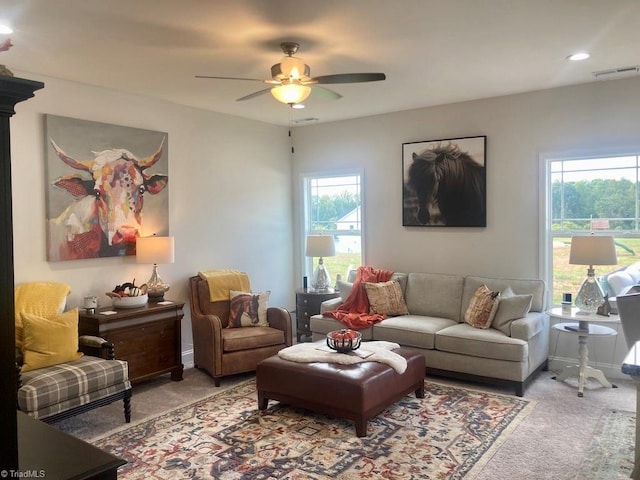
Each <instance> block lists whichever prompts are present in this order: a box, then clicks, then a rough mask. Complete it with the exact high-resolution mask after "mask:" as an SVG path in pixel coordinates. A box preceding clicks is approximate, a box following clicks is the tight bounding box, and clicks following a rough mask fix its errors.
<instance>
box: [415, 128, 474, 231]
mask: <svg viewBox="0 0 640 480" xmlns="http://www.w3.org/2000/svg"><path fill="white" fill-rule="evenodd" d="M477 138H479V139H484V138H485V137H477ZM406 145H411V144H405V146H406ZM408 160H409V159H408V156H407V155H406V156H405V161H408ZM410 161H411V164H410V165H409V166H408V169H406V170H405V171H406V178H405V184H404V194H403V195H404V219H403V224H404V225H405V226H406V225H409V226H411V225H417V226H455V227H484V226H486V176H485V167H484V165H481V164H480V163H478V162H476V161H475V160H474V159H473V158H472V157H471V156H470V155H469V153H467V152H465V151H462V150H461V149H460V146H459V145H458V144H456V143H452V142H448V143H447V144H442V143H440V142H433V144H432V145H431V146H430V147H429V148H427V149H424V150H422V151H421V152H419V153H416V152H415V151H414V152H412V154H411V159H410Z"/></svg>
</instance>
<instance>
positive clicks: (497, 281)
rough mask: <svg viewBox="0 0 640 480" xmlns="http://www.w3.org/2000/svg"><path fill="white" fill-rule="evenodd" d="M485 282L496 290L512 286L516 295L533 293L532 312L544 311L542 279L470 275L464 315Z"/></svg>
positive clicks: (467, 280) (465, 287)
mask: <svg viewBox="0 0 640 480" xmlns="http://www.w3.org/2000/svg"><path fill="white" fill-rule="evenodd" d="M482 284H485V285H486V286H487V287H489V288H490V289H491V290H493V291H494V292H502V291H504V290H505V289H506V288H507V287H511V289H512V290H513V292H514V293H515V294H516V295H526V294H529V293H530V294H531V295H533V298H532V299H531V311H532V312H544V303H545V298H544V291H545V284H544V282H543V281H542V280H521V279H503V278H491V277H474V276H468V277H465V279H464V292H463V295H462V302H461V307H462V310H461V314H462V315H464V312H465V311H466V309H467V307H468V306H469V302H470V301H471V297H473V294H474V292H475V291H476V289H477V288H478V287H479V286H480V285H482ZM409 310H411V308H409Z"/></svg>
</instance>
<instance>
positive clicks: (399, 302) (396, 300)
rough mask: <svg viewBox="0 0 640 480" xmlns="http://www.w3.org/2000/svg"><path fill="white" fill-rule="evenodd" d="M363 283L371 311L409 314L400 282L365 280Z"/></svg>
mask: <svg viewBox="0 0 640 480" xmlns="http://www.w3.org/2000/svg"><path fill="white" fill-rule="evenodd" d="M363 285H364V290H365V292H366V293H367V299H368V300H369V313H379V314H381V315H409V311H408V310H407V305H406V303H405V302H404V295H403V294H402V289H401V288H400V283H399V282H397V281H395V280H390V281H388V282H379V283H369V282H364V283H363Z"/></svg>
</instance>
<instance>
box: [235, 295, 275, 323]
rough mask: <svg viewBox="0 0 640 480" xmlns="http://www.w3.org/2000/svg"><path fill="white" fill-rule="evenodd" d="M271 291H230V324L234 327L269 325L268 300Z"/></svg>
mask: <svg viewBox="0 0 640 480" xmlns="http://www.w3.org/2000/svg"><path fill="white" fill-rule="evenodd" d="M269 295H271V291H270V290H267V291H266V292H262V293H247V292H237V291H235V290H230V291H229V299H230V305H229V324H228V325H227V328H234V327H268V326H269V322H267V302H268V301H269Z"/></svg>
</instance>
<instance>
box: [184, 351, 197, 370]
mask: <svg viewBox="0 0 640 480" xmlns="http://www.w3.org/2000/svg"><path fill="white" fill-rule="evenodd" d="M182 365H184V368H193V366H194V363H193V348H192V349H190V350H185V351H184V352H182Z"/></svg>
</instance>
